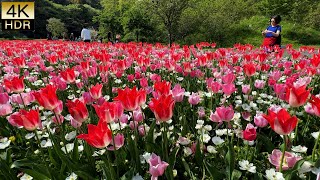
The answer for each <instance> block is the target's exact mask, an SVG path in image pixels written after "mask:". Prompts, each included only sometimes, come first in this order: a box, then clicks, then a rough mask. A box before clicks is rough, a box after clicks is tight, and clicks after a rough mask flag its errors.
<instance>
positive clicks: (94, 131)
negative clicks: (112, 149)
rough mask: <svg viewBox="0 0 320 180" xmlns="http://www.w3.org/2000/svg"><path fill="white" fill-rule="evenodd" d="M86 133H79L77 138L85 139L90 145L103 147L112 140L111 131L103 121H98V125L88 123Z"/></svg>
mask: <svg viewBox="0 0 320 180" xmlns="http://www.w3.org/2000/svg"><path fill="white" fill-rule="evenodd" d="M87 127H88V134H80V135H78V136H77V138H78V139H83V140H85V141H86V142H87V143H88V144H89V145H90V146H92V147H95V148H105V147H107V146H108V145H109V144H110V143H111V142H112V132H111V130H110V129H109V128H108V125H107V123H106V122H104V121H101V120H100V121H99V122H98V125H97V126H96V125H93V124H88V125H87Z"/></svg>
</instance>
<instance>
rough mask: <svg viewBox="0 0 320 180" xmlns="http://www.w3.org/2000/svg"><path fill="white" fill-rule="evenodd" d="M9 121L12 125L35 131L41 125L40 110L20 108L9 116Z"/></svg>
mask: <svg viewBox="0 0 320 180" xmlns="http://www.w3.org/2000/svg"><path fill="white" fill-rule="evenodd" d="M8 121H9V123H10V124H11V125H12V126H16V127H21V126H22V127H24V128H25V129H26V130H28V131H33V130H35V129H37V128H38V127H39V126H41V121H40V116H39V110H38V109H37V110H29V111H26V110H24V109H20V110H19V112H15V113H13V114H11V115H10V116H9V117H8Z"/></svg>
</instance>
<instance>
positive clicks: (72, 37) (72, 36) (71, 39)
mask: <svg viewBox="0 0 320 180" xmlns="http://www.w3.org/2000/svg"><path fill="white" fill-rule="evenodd" d="M69 39H70V41H74V40H75V39H74V34H73V33H71V34H70V37H69Z"/></svg>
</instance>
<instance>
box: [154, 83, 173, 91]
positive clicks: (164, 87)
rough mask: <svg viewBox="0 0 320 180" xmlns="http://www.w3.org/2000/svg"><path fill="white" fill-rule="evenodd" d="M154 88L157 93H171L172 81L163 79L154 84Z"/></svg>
mask: <svg viewBox="0 0 320 180" xmlns="http://www.w3.org/2000/svg"><path fill="white" fill-rule="evenodd" d="M154 89H155V91H156V93H157V95H162V94H164V95H169V93H170V90H171V83H170V82H168V81H165V80H163V81H161V82H156V83H155V84H154Z"/></svg>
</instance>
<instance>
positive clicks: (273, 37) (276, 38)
mask: <svg viewBox="0 0 320 180" xmlns="http://www.w3.org/2000/svg"><path fill="white" fill-rule="evenodd" d="M280 21H281V17H280V15H275V16H272V17H271V19H270V25H269V26H268V27H267V28H266V29H265V30H264V31H262V35H263V36H264V39H263V42H262V45H261V46H262V47H264V48H267V49H269V48H273V46H275V45H278V46H280V43H281V41H280V38H281V35H280V33H281V29H282V28H281V26H280V24H279V23H280Z"/></svg>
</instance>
